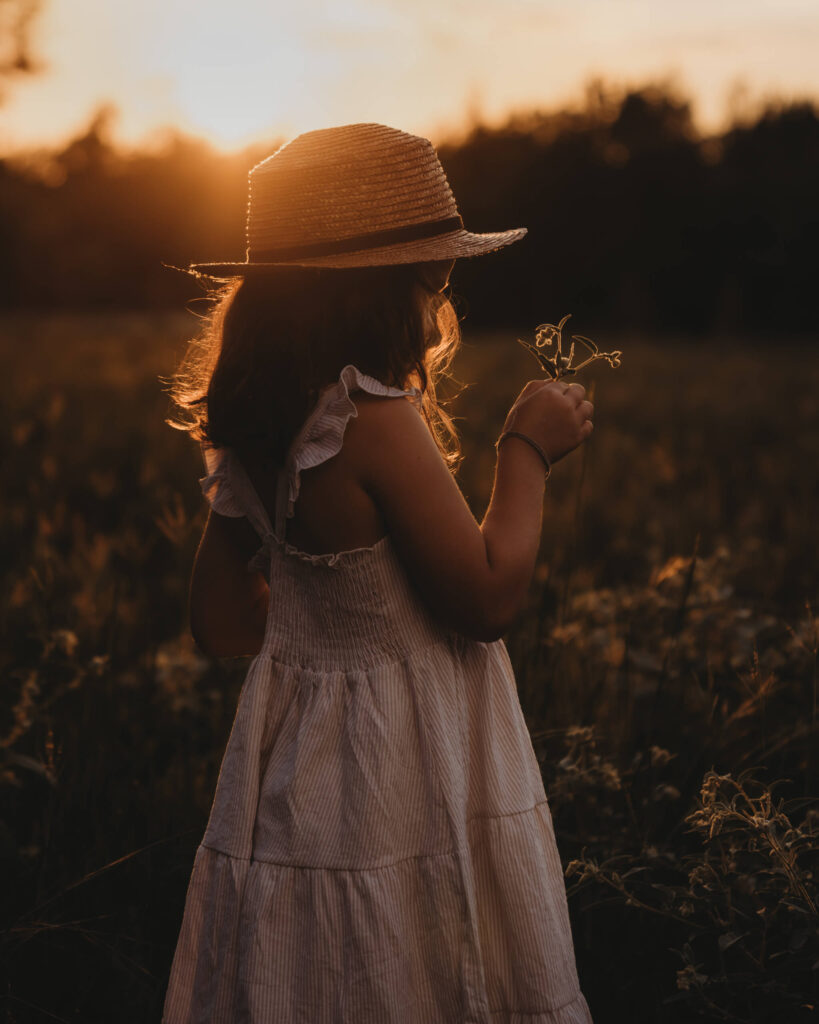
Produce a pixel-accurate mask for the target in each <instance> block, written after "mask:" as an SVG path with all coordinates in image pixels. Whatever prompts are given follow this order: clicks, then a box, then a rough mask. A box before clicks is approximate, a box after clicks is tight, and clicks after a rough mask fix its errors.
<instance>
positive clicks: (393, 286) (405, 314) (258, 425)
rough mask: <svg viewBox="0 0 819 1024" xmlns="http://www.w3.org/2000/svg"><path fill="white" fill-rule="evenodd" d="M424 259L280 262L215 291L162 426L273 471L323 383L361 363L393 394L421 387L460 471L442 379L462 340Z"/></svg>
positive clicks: (434, 426) (437, 433) (436, 433)
mask: <svg viewBox="0 0 819 1024" xmlns="http://www.w3.org/2000/svg"><path fill="white" fill-rule="evenodd" d="M433 281H434V278H432V277H431V275H430V269H429V268H428V267H427V266H426V265H424V264H407V265H398V266H388V267H355V268H344V269H340V268H339V269H336V268H332V269H329V268H318V267H280V268H275V269H272V270H270V271H268V272H265V273H264V274H260V275H258V276H249V277H245V278H239V279H233V280H231V281H229V282H228V283H226V284H223V285H221V286H215V287H212V288H211V289H210V291H209V295H208V298H209V299H210V302H211V305H210V310H209V313H208V314H206V315H205V317H204V324H203V329H202V331H201V332H200V333H199V334H198V335H197V336H196V337H195V338H193V339H192V340H191V341H190V342H189V345H188V349H187V352H186V354H185V356H184V357H183V359H182V361H181V363H180V365H179V367H178V368H177V370H176V372H175V373H174V375H173V376H172V378H171V381H170V384H171V386H170V388H169V389H168V390H169V392H170V395H171V398H172V399H173V401H174V402H175V403H176V405H177V406H178V408H179V411H180V416H179V418H177V419H168V420H166V422H167V423H168V424H169V425H170V426H172V427H174V428H176V429H178V430H184V431H187V432H188V433H189V434H190V435H191V436H192V437H193V438H194V439H195V440H197V441H206V442H208V443H209V444H212V445H214V446H216V447H223V446H228V447H231V448H234V449H235V450H237V451H238V452H239V453H240V454H241V452H242V451H247V452H252V453H253V454H254V455H255V456H256V457H258V458H260V459H261V461H262V463H263V464H264V465H266V466H267V467H268V468H270V469H271V470H273V469H275V468H276V467H279V466H281V465H282V464H283V462H284V459H285V456H286V454H287V450H288V448H289V447H290V444H291V442H292V440H293V438H294V436H295V434H296V432H297V431H298V430H299V428H300V427H301V425H302V424H303V422H304V420H305V419H306V417H307V416H308V414H309V413H310V411H311V409H312V408H313V407H314V405H315V403H316V401H317V400H318V397H319V392H320V391H321V389H322V388H323V387H325V386H326V385H328V384H330V383H332V382H333V381H335V380H338V377H339V374H340V372H341V370H342V368H343V367H344V366H345V365H346V364H347V363H353V364H354V365H355V366H356V367H357V368H358V369H359V370H361V371H362V373H366V374H368V375H369V376H371V377H375V378H376V379H377V380H380V381H382V382H383V383H384V384H387V385H389V386H391V387H398V388H403V389H406V388H408V387H411V386H415V387H417V388H418V389H419V390H420V392H421V412H422V414H423V416H424V418H425V420H426V422H427V424H428V426H429V428H430V430H431V432H432V435H433V437H434V438H435V441H436V443H437V444H438V447H439V449H440V451H441V454H442V455H443V457H444V459H445V460H446V462H447V464H448V465H449V467H450V470H452V471H454V469H455V468H456V466H457V464H458V461H459V460H460V457H461V453H460V447H459V444H458V436H457V432H456V430H455V426H454V424H453V422H452V419H451V417H450V416H449V414H448V413H447V411H446V410H445V408H444V407H443V404H442V403H441V401H440V400H439V399H438V397H437V395H436V391H435V386H436V383H437V382H438V381H439V379H440V377H441V376H442V375H447V376H449V374H448V370H449V366H450V363H451V361H452V358H453V356H454V355H455V352H456V350H457V348H458V345H459V343H460V330H459V325H458V318H457V316H456V314H455V310H454V309H453V306H452V303H451V302H450V300H449V298H448V297H447V295H446V294H445V293H443V292H440V291H438V290H437V289H438V286H437V285H436V284H434V283H433Z"/></svg>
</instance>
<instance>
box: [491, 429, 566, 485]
mask: <svg viewBox="0 0 819 1024" xmlns="http://www.w3.org/2000/svg"><path fill="white" fill-rule="evenodd" d="M507 437H519V438H520V439H521V441H525V442H526V443H527V444H528V445H531V446H532V448H534V449H535V451H536V452H537V453H538V455H539V456H540V457H541V459H543V465H544V466H545V467H546V476H545V477H544V478H543V479H544V481H546V480H548V479H549V475H550V473H551V472H552V464H551V463H550V462H549V459H548V458H547V456H546V452H544V450H543V449H542V448H541V447H540V445H539V444H538V443H537V441H534V440H533V439H532V438H531V437H529V435H528V434H521V432H520V431H519V430H504V432H503V433H502V434H501V436H500V437H499V438H498V439H497V441H496V442H495V450H496V451H498V450H500V446H501V445H502V444H503V442H504V441H505V440H506V438H507Z"/></svg>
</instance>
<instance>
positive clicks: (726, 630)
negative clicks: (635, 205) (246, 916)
mask: <svg viewBox="0 0 819 1024" xmlns="http://www.w3.org/2000/svg"><path fill="white" fill-rule="evenodd" d="M578 329H582V328H581V327H580V325H578ZM194 330H195V321H194V320H193V319H192V318H191V317H190V316H188V315H186V314H182V315H178V316H176V315H167V316H153V317H150V316H131V315H114V314H111V315H100V316H87V317H81V316H75V317H66V316H62V317H52V318H46V317H40V318H35V317H24V316H21V317H17V318H12V317H6V318H5V319H4V320H3V321H2V322H0V344H2V350H3V355H4V366H5V367H6V370H5V372H4V374H3V378H2V381H0V395H1V396H2V401H1V402H0V419H2V434H0V437H2V454H3V459H2V466H3V473H2V484H3V489H2V494H3V501H2V505H0V552H2V566H3V570H4V572H3V579H2V588H3V590H2V612H0V615H1V616H2V618H1V619H0V622H1V623H2V626H1V627H0V628H2V645H1V646H0V665H2V679H3V691H2V693H3V698H2V720H0V753H2V758H0V799H2V815H1V816H0V857H2V879H3V890H4V891H3V900H2V906H3V909H2V936H1V937H0V943H2V954H3V955H2V962H3V964H4V968H3V969H4V971H5V972H6V973H7V976H6V977H5V978H4V979H3V980H2V987H0V1005H2V1007H3V1013H4V1017H3V1020H4V1021H6V1022H8V1024H13V1022H18V1024H19V1022H29V1021H31V1022H36V1024H39V1022H43V1024H45V1022H47V1021H54V1020H60V1021H68V1022H72V1024H75V1022H97V1021H99V1022H106V1024H107V1022H117V1024H131V1022H133V1024H137V1022H139V1024H143V1022H146V1021H158V1020H159V1015H160V1009H161V1003H162V997H163V992H164V986H165V983H166V980H167V972H168V969H169V966H170V959H171V956H172V953H173V948H174V944H175V941H176V936H177V932H178V928H179V923H180V921H181V913H182V906H183V902H184V896H185V888H186V885H187V881H188V877H189V873H190V868H191V864H192V859H193V853H194V850H195V848H196V845H197V843H198V842H199V839H200V838H201V834H202V831H203V829H204V826H205V822H206V818H207V813H208V810H209V807H210V801H211V798H212V795H213V788H214V784H215V780H216V774H217V771H218V767H219V763H220V759H221V755H222V751H223V749H224V744H225V742H226V740H227V735H228V731H229V729H230V725H231V721H232V717H233V712H234V709H235V705H236V699H237V696H238V691H239V687H240V685H241V682H242V679H243V676H244V672H245V670H246V667H247V662H246V660H243V659H236V660H233V661H223V662H217V661H213V660H211V659H207V658H204V657H203V656H201V654H199V653H198V652H197V650H196V648H195V647H194V646H193V644H192V642H191V640H190V637H189V635H188V633H187V629H186V619H185V614H186V609H185V605H186V594H187V585H188V576H189V572H190V567H191V564H192V560H193V555H194V552H195V548H196V545H197V543H198V539H199V536H200V534H201V529H202V526H203V524H204V519H205V511H206V510H205V505H204V502H203V500H202V498H201V494H200V492H199V488H198V483H197V479H198V477H199V476H200V475H201V474H202V467H201V462H200V457H199V453H198V450H197V449H196V447H195V446H194V445H193V444H192V443H191V442H190V441H189V440H188V439H187V437H186V436H185V435H182V434H180V433H178V432H175V431H172V430H171V429H169V428H168V427H167V426H166V425H165V424H164V423H163V420H164V418H165V416H166V415H167V414H168V413H169V411H170V410H169V406H168V401H167V396H166V395H165V394H163V392H162V390H161V387H160V384H159V383H158V381H157V375H159V374H162V375H167V374H169V373H170V372H171V371H172V370H173V368H174V366H175V364H176V361H177V359H178V357H179V356H180V354H181V352H182V350H183V347H184V342H185V340H186V338H187V337H188V336H189V335H190V334H191V333H192V332H193V331H194ZM515 336H516V334H515V332H514V331H511V330H510V331H509V332H502V333H497V334H492V335H482V336H473V335H470V334H469V333H468V332H466V334H465V344H464V346H463V349H462V352H461V354H460V356H459V359H458V361H457V364H456V367H455V372H456V375H457V376H458V378H459V379H460V380H461V381H463V382H465V383H466V384H467V385H468V386H467V387H466V388H465V389H464V390H463V391H462V392H461V393H460V395H459V397H458V398H457V400H456V401H455V407H454V411H455V414H456V415H457V416H458V417H459V419H458V425H459V429H460V431H461V436H462V442H463V449H464V452H465V460H464V464H463V467H462V469H461V471H460V474H459V479H460V482H461V485H462V487H463V489H464V491H465V493H466V495H467V497H468V499H469V501H470V504H471V506H472V508H473V510H474V511H475V514H476V516H478V517H479V518H480V517H481V516H482V514H483V511H484V508H485V505H486V501H487V499H488V488H489V486H490V484H491V479H492V470H493V466H494V457H495V453H494V448H493V442H494V440H495V438H496V437H497V433H498V431H499V429H500V426H501V424H502V422H503V419H504V416H505V413H506V410H507V409H508V406H509V405H510V404H511V402H512V400H513V399H514V397H515V396H516V394H517V393H518V391H519V390H520V388H521V387H522V386H523V384H524V383H525V381H526V380H527V379H529V378H530V377H534V376H537V373H535V372H534V371H535V369H536V368H535V364H534V362H533V361H531V358H530V357H529V356H528V355H527V354H526V353H525V352H524V351H523V349H522V348H521V347H520V346H518V345H516V344H515V343H514V338H515ZM596 340H597V341H599V342H600V343H601V345H603V346H604V347H606V348H609V347H618V348H621V349H622V350H623V353H624V355H623V364H622V367H621V368H620V369H617V370H612V369H611V368H610V367H608V366H607V365H605V364H600V365H597V366H595V367H591V368H590V369H589V371H584V374H583V375H582V378H581V379H582V381H583V383H584V384H586V386H587V388H589V389H591V387H592V383H593V386H594V394H593V400H594V403H595V431H594V434H593V435H592V438H591V439H590V441H589V443H588V444H587V445H585V446H584V447H583V448H582V449H581V450H580V451H578V452H575V453H573V454H572V455H570V456H569V457H568V458H566V459H565V460H564V461H562V462H561V463H559V464H558V465H557V466H556V467H555V469H554V472H553V474H552V478H551V480H550V482H549V484H548V489H547V500H546V503H545V513H544V516H545V518H544V522H545V527H544V533H543V543H542V550H541V557H540V561H539V564H538V567H537V570H536V578H535V581H534V583H533V586H532V589H531V600H530V603H529V606H528V608H527V609H526V612H525V613H524V614H523V615H522V616H521V619H520V621H519V622H518V623H517V624H516V626H515V628H514V629H513V630H512V631H511V632H510V634H509V636H508V638H507V643H508V647H509V651H510V655H511V657H512V660H513V663H514V665H515V669H516V674H517V680H518V686H519V692H520V698H521V704H522V706H523V709H524V713H525V715H526V718H527V722H528V723H529V726H530V729H531V733H532V739H533V743H534V746H535V749H536V752H537V754H538V758H539V760H540V763H541V765H542V770H543V778H544V784H545V786H546V792H547V794H548V796H549V801H550V806H551V808H552V814H553V817H554V821H555V827H556V831H557V838H558V846H559V849H560V852H561V856H562V858H563V862H564V867H565V870H566V884H567V889H568V893H569V904H570V910H571V915H572V925H573V929H574V935H575V945H576V952H577V960H578V969H579V972H580V975H581V983H582V986H583V990H584V992H585V993H586V995H587V998H588V1000H589V1003H590V1006H591V1009H592V1013H593V1015H594V1019H595V1021H596V1024H607V1022H614V1021H618V1022H619V1021H628V1022H629V1024H638V1022H643V1021H645V1022H655V1021H656V1022H660V1021H663V1022H666V1021H668V1022H679V1024H683V1022H688V1021H692V1020H695V1019H702V1020H714V1021H717V1020H719V1021H737V1022H742V1021H748V1022H751V1021H754V1022H757V1021H771V1022H777V1024H789V1022H791V1021H801V1020H805V1021H807V1020H808V1019H811V1016H812V1010H811V1008H815V1006H816V1004H817V999H818V998H819V993H817V975H818V974H819V897H817V886H816V878H817V872H819V810H817V806H816V797H817V794H819V785H818V783H819V756H818V755H817V749H816V747H817V738H819V726H817V647H819V623H817V620H816V618H815V615H814V611H815V610H816V608H817V599H818V598H819V571H818V570H819V553H817V528H816V522H817V507H819V503H818V502H817V499H818V498H819V474H818V473H817V466H819V365H817V361H816V359H815V356H814V355H813V353H812V352H811V349H810V347H808V346H804V345H803V346H802V347H794V346H788V345H784V344H772V345H771V346H769V347H765V348H762V347H759V346H757V347H756V348H745V347H742V346H740V345H738V344H737V343H736V342H734V343H731V344H729V343H728V342H719V341H715V340H711V341H709V342H707V343H706V342H703V341H700V342H697V343H692V342H687V343H686V342H684V341H682V340H678V341H674V340H668V339H664V340H659V341H653V340H648V339H638V338H617V339H612V338H603V337H598V338H596Z"/></svg>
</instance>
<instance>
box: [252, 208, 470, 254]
mask: <svg viewBox="0 0 819 1024" xmlns="http://www.w3.org/2000/svg"><path fill="white" fill-rule="evenodd" d="M463 226H464V222H463V220H462V219H461V217H460V216H456V217H447V218H445V219H444V220H427V221H422V222H421V223H420V224H405V225H404V226H403V227H398V228H386V229H385V230H383V231H369V232H368V233H367V234H365V235H353V236H352V237H351V238H339V239H336V240H334V241H332V242H314V243H312V244H311V245H297V246H291V247H290V248H287V249H264V250H263V251H261V252H258V253H254V254H253V260H252V262H262V263H263V262H270V263H274V262H276V261H277V260H293V259H300V258H301V257H303V256H340V255H343V254H344V253H348V252H357V251H358V250H359V249H377V248H380V247H381V246H382V245H394V244H396V243H398V242H415V241H417V240H418V239H421V238H434V237H435V236H436V235H444V234H446V233H447V232H449V231H457V230H458V228H462V227H463ZM248 262H251V258H250V253H249V252H248Z"/></svg>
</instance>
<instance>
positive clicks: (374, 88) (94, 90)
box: [0, 0, 819, 149]
mask: <svg viewBox="0 0 819 1024" xmlns="http://www.w3.org/2000/svg"><path fill="white" fill-rule="evenodd" d="M33 42H34V49H35V56H36V57H37V58H38V59H39V61H40V63H41V64H43V65H44V66H45V70H44V71H43V72H41V73H40V74H38V75H35V76H32V77H31V78H29V79H26V80H24V81H20V82H18V83H16V84H15V85H14V87H13V89H12V90H11V92H10V93H9V95H8V97H7V98H6V102H5V104H4V106H3V107H2V108H0V149H2V148H5V149H13V148H17V147H21V146H25V145H32V144H36V143H39V142H43V141H48V142H52V143H53V142H59V141H62V140H65V139H66V138H67V137H69V136H70V135H72V134H75V133H76V132H77V131H78V130H81V129H82V128H83V127H84V126H85V125H87V124H88V122H89V120H90V118H91V116H92V113H93V111H94V110H95V109H96V108H98V107H99V106H100V105H101V104H103V103H106V102H109V103H112V104H113V105H114V106H115V107H116V108H117V109H118V110H119V116H118V118H117V119H116V120H115V122H114V126H113V127H114V134H115V136H116V137H117V138H118V140H119V141H123V142H128V143H135V142H145V141H147V139H148V138H149V137H150V136H151V135H152V134H157V133H159V132H160V130H161V129H163V128H168V127H171V126H173V127H176V128H179V129H181V130H182V131H185V132H188V133H191V134H196V135H201V136H204V137H206V138H208V139H209V140H210V141H211V142H212V143H213V144H215V145H218V146H221V147H223V148H230V149H233V148H236V147H238V146H241V145H244V144H245V143H248V142H250V141H258V140H260V139H267V138H274V137H280V136H283V135H284V136H289V135H292V134H295V133H297V132H299V131H305V130H308V129H310V128H316V127H324V126H328V125H332V124H341V123H344V122H349V121H365V120H366V121H381V122H383V123H386V124H391V125H394V126H396V127H401V128H406V129H408V130H410V131H420V132H422V133H427V134H431V135H433V137H435V134H436V131H437V132H438V134H440V132H441V131H443V130H444V129H445V128H450V127H457V126H458V123H459V122H460V121H461V120H462V118H463V117H464V115H465V113H466V112H468V111H470V110H471V111H472V112H473V113H474V112H479V113H480V114H481V116H483V117H484V118H486V119H488V120H490V121H491V120H493V119H497V118H500V117H502V116H504V114H505V113H506V112H507V111H508V110H509V109H511V108H515V107H518V108H520V107H531V106H533V105H540V106H544V105H545V106H550V105H555V104H560V103H565V102H566V101H570V100H572V99H573V98H576V97H578V96H579V95H580V92H581V89H582V85H583V83H584V82H585V81H587V80H588V79H589V78H590V77H592V76H594V75H597V76H602V77H604V78H609V79H610V80H612V81H614V82H617V83H620V84H633V85H641V84H644V82H645V81H646V80H647V79H648V78H651V77H653V78H655V79H656V78H657V77H661V76H664V75H667V74H668V73H672V74H673V75H674V76H675V77H676V79H677V81H678V82H679V84H680V85H681V86H682V88H683V89H684V90H685V91H686V92H688V93H689V94H692V95H693V96H694V97H695V98H696V100H697V111H696V113H697V115H698V116H699V117H700V118H701V119H702V120H703V121H704V122H706V123H711V124H713V125H715V126H716V124H717V123H718V122H719V121H720V120H721V119H722V116H723V114H724V112H725V107H726V102H727V99H728V97H729V96H731V95H732V94H733V95H737V83H738V82H743V81H744V82H746V83H747V85H748V92H749V94H750V97H751V98H752V99H753V98H755V97H758V96H760V95H762V94H765V93H770V92H775V93H777V94H779V95H781V96H784V97H788V96H793V95H802V96H805V95H813V96H816V95H818V94H819V62H817V61H816V59H815V54H816V50H817V47H819V8H817V7H816V3H815V0H779V2H778V3H777V4H776V5H774V4H771V3H770V2H769V0H724V2H723V3H721V4H712V3H706V2H705V0H689V2H688V3H686V4H682V3H667V4H657V3H656V0H606V2H605V3H601V2H600V0H503V2H501V0H468V2H467V0H445V2H444V3H440V2H439V0H344V3H341V2H339V0H298V2H294V0H288V2H287V3H285V2H284V0H232V3H230V4H228V3H226V2H224V0H218V2H217V0H141V2H140V3H130V4H126V3H111V2H110V0H48V2H47V3H46V4H45V6H44V8H43V11H42V14H41V15H40V17H39V20H38V22H37V28H36V31H35V33H34V40H33ZM436 126H437V127H436Z"/></svg>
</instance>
